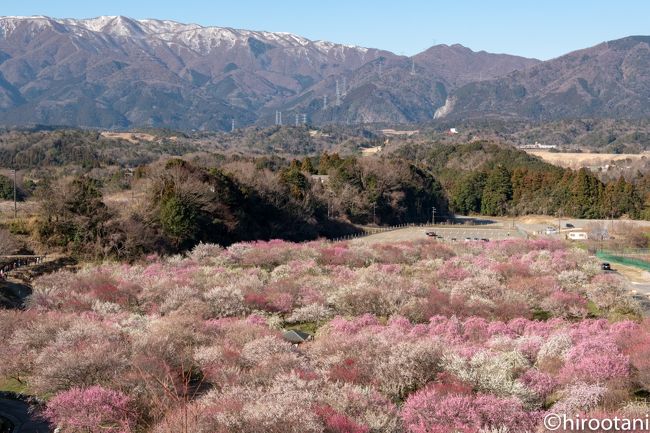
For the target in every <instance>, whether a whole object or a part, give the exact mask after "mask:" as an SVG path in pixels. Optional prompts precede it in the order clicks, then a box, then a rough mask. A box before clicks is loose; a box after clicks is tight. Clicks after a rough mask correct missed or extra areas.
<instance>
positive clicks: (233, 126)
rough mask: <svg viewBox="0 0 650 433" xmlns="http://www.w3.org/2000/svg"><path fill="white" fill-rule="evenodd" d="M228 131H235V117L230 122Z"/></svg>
mask: <svg viewBox="0 0 650 433" xmlns="http://www.w3.org/2000/svg"><path fill="white" fill-rule="evenodd" d="M230 132H235V119H232V124H231V126H230Z"/></svg>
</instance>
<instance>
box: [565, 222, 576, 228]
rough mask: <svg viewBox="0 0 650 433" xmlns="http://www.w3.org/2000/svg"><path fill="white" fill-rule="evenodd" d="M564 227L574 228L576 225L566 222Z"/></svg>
mask: <svg viewBox="0 0 650 433" xmlns="http://www.w3.org/2000/svg"><path fill="white" fill-rule="evenodd" d="M564 227H566V228H568V229H573V228H575V227H576V226H574V225H573V224H571V223H566V224H564Z"/></svg>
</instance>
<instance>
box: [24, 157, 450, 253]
mask: <svg viewBox="0 0 650 433" xmlns="http://www.w3.org/2000/svg"><path fill="white" fill-rule="evenodd" d="M317 173H321V175H317V176H315V175H316V174H317ZM134 177H135V178H136V179H135V180H134V181H133V182H132V183H133V186H132V188H135V189H137V190H138V191H134V192H132V194H135V193H137V194H138V196H139V197H140V195H142V197H143V198H142V199H141V200H139V201H140V203H138V206H133V207H132V208H129V209H124V208H121V207H115V206H111V205H107V204H106V203H105V200H104V198H103V189H104V188H103V184H102V181H101V180H100V179H96V178H93V177H92V176H91V175H90V174H85V175H80V176H77V177H75V178H73V179H72V180H70V181H67V182H65V181H58V182H51V183H47V182H45V183H43V184H42V185H39V187H38V189H37V191H36V192H35V193H34V194H35V196H37V197H40V200H41V204H42V206H41V207H42V210H41V217H40V218H39V221H38V223H37V226H36V229H35V230H36V232H37V236H38V238H39V239H40V241H41V242H43V243H44V244H46V245H49V246H50V247H59V248H65V249H67V250H68V251H70V252H73V253H77V254H80V255H85V256H92V257H107V256H115V257H119V258H127V259H128V258H135V257H138V256H140V255H142V254H145V253H148V252H154V251H158V252H159V251H167V252H174V251H182V250H185V249H187V248H191V247H192V246H194V245H196V244H197V243H199V242H214V243H219V244H223V245H227V244H230V243H233V242H237V241H242V240H258V239H273V238H282V239H287V240H292V241H302V240H310V239H317V238H319V237H336V236H341V235H345V234H351V233H354V232H358V231H359V230H360V229H359V228H358V225H360V224H361V225H363V224H373V223H375V224H378V225H391V224H401V223H408V222H426V221H428V219H429V217H430V209H431V207H433V206H436V208H437V209H439V210H440V212H442V213H447V201H446V195H445V193H444V191H443V189H442V186H441V185H440V184H439V183H438V182H437V181H436V180H435V178H434V177H433V176H431V175H430V174H429V173H427V172H426V171H423V170H421V169H418V168H417V167H415V166H414V165H412V164H409V163H408V162H405V161H400V160H392V159H391V160H374V159H357V158H355V157H345V158H343V157H341V156H339V155H338V154H336V153H334V154H327V153H324V154H322V155H321V156H320V157H316V158H304V159H303V160H292V161H290V162H289V161H284V160H278V159H277V158H260V159H254V158H225V157H224V158H222V159H221V163H220V164H218V165H215V166H201V165H197V164H194V163H191V162H188V161H186V160H183V159H174V158H173V159H168V160H167V161H165V162H159V163H155V164H151V165H148V166H143V167H140V168H139V169H137V170H136V171H135V173H134Z"/></svg>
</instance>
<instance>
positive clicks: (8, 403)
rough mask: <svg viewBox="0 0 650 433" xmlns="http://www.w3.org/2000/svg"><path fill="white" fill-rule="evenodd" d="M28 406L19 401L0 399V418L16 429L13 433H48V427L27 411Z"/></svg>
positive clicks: (49, 430)
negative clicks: (10, 423) (6, 420)
mask: <svg viewBox="0 0 650 433" xmlns="http://www.w3.org/2000/svg"><path fill="white" fill-rule="evenodd" d="M29 409H30V406H29V404H27V403H25V402H23V401H19V400H7V399H0V416H2V417H4V418H7V419H8V420H9V421H11V422H12V423H13V424H14V425H16V427H17V429H16V430H14V433H49V432H51V431H52V430H51V429H50V427H49V425H48V424H47V423H46V422H44V421H42V420H40V419H38V417H37V416H35V415H33V414H31V413H30V411H29Z"/></svg>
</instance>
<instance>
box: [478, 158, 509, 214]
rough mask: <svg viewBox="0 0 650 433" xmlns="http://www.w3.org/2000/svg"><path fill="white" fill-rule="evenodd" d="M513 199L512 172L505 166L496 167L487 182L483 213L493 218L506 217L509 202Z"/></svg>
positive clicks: (484, 191)
mask: <svg viewBox="0 0 650 433" xmlns="http://www.w3.org/2000/svg"><path fill="white" fill-rule="evenodd" d="M511 198H512V182H511V179H510V172H509V171H508V170H507V169H506V168H505V167H503V166H501V165H497V166H496V167H494V168H493V169H492V170H491V171H490V173H489V174H488V176H487V179H486V180H485V187H484V188H483V199H482V201H481V213H483V214H485V215H492V216H497V215H499V216H502V215H506V213H507V210H508V202H509V201H510V199H511Z"/></svg>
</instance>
